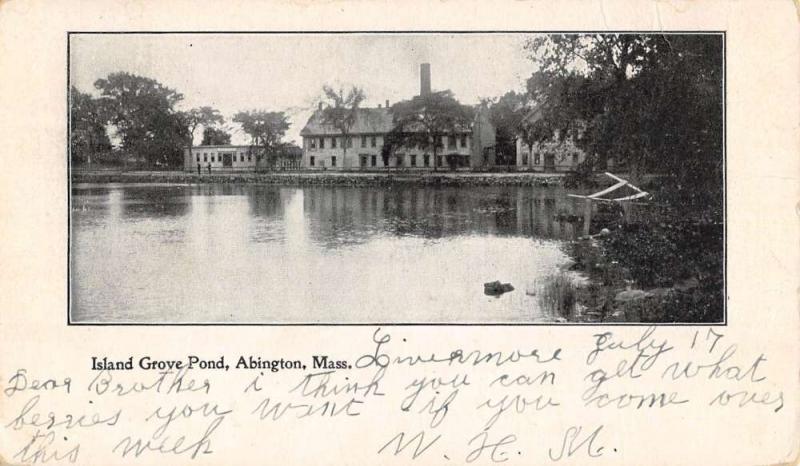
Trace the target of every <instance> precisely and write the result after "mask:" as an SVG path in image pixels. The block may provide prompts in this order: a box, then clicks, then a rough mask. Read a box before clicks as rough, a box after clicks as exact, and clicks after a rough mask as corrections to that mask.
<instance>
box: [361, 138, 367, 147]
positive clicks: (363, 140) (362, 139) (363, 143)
mask: <svg viewBox="0 0 800 466" xmlns="http://www.w3.org/2000/svg"><path fill="white" fill-rule="evenodd" d="M361 147H362V148H363V147H367V137H366V136H361Z"/></svg>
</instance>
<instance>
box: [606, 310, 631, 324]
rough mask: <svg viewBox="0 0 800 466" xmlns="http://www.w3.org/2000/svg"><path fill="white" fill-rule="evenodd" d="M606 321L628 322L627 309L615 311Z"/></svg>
mask: <svg viewBox="0 0 800 466" xmlns="http://www.w3.org/2000/svg"><path fill="white" fill-rule="evenodd" d="M606 322H626V318H625V311H614V312H612V313H611V314H610V315H609V316H608V317H606Z"/></svg>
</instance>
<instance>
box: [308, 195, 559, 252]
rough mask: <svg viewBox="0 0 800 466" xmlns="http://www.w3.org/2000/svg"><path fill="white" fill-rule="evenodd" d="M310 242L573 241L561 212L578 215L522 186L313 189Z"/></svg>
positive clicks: (554, 198) (553, 197)
mask: <svg viewBox="0 0 800 466" xmlns="http://www.w3.org/2000/svg"><path fill="white" fill-rule="evenodd" d="M303 199H304V211H305V215H306V217H307V218H308V219H309V222H310V225H311V228H310V234H311V236H312V238H313V239H314V240H315V241H317V242H319V243H321V244H323V245H325V246H327V247H337V246H342V245H348V244H360V243H363V242H365V241H367V240H369V239H370V238H371V237H374V236H377V235H390V236H414V237H420V238H425V239H437V238H442V237H447V236H458V235H499V236H540V237H546V238H562V239H572V234H573V232H574V229H572V227H571V225H569V224H563V225H562V224H559V223H558V222H557V220H556V219H555V215H556V213H557V212H561V211H564V212H574V206H573V203H572V201H571V200H569V199H568V198H566V197H565V196H564V194H563V193H558V192H555V191H548V190H542V189H538V190H537V189H531V188H521V187H502V188H478V189H469V190H465V189H463V188H435V187H419V186H406V187H404V186H393V187H392V188H391V189H383V188H345V187H313V188H306V189H305V190H304V195H303Z"/></svg>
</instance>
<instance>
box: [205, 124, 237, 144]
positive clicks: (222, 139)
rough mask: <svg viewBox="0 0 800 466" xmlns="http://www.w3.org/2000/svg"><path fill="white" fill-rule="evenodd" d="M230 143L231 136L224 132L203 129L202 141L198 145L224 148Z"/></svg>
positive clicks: (211, 128)
mask: <svg viewBox="0 0 800 466" xmlns="http://www.w3.org/2000/svg"><path fill="white" fill-rule="evenodd" d="M230 143H231V135H230V134H228V133H227V132H226V131H225V130H222V129H219V128H214V127H211V126H209V127H206V128H203V141H202V142H201V143H200V144H202V145H204V146H224V145H226V144H230Z"/></svg>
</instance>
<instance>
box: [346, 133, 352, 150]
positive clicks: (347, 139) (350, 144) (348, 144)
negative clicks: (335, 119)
mask: <svg viewBox="0 0 800 466" xmlns="http://www.w3.org/2000/svg"><path fill="white" fill-rule="evenodd" d="M346 141H347V148H348V149H350V148H352V147H353V138H351V137H350V136H347V138H346Z"/></svg>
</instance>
